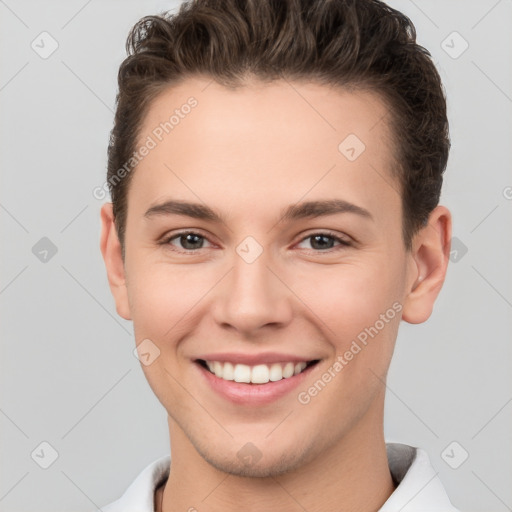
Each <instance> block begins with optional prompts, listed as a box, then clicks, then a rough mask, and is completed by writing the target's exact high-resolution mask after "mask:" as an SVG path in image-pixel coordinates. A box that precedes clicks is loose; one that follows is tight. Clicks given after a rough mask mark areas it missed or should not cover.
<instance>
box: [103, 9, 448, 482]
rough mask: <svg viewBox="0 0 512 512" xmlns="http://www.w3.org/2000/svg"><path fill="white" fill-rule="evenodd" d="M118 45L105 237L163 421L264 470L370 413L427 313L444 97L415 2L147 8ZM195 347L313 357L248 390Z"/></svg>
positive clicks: (441, 233)
mask: <svg viewBox="0 0 512 512" xmlns="http://www.w3.org/2000/svg"><path fill="white" fill-rule="evenodd" d="M127 50H128V52H129V56H128V57H127V59H126V60H125V61H124V62H123V63H122V65H121V67H120V70H119V76H118V79H119V94H118V96H117V110H116V116H115V124H114V128H113V130H112V134H111V140H110V145H109V160H108V183H109V187H110V193H111V197H112V204H107V205H104V207H103V209H102V222H103V232H102V241H101V248H102V252H103V255H104V258H105V262H106V266H107V271H108V277H109V282H110V285H111V289H112V292H113V295H114V298H115V301H116V306H117V311H118V313H119V314H120V315H121V316H123V317H124V318H126V319H131V320H133V323H134V331H135V337H136V343H137V345H139V344H141V343H146V346H150V347H151V351H150V352H151V353H152V354H154V355H156V356H157V357H154V359H153V357H151V359H152V362H151V364H147V365H145V364H143V369H144V372H145V374H146V377H147V378H148V381H149V383H150V385H151V387H152V389H153V390H154V392H155V394H156V395H157V397H158V398H159V400H160V401H161V403H162V404H163V405H164V407H165V408H166V410H167V412H168V414H169V417H170V424H172V425H173V428H174V430H175V431H176V432H178V431H179V432H180V433H183V434H184V436H186V438H187V439H188V442H190V445H191V446H193V447H194V449H195V450H196V451H197V453H198V454H199V455H200V456H202V457H203V459H204V460H206V461H208V462H209V463H211V464H213V465H214V466H215V467H217V468H219V469H223V470H225V471H228V472H232V473H235V474H245V475H253V476H263V475H271V474H279V473H282V472H285V471H290V470H293V469H294V468H298V467H299V466H300V465H301V464H305V463H306V462H308V461H313V460H314V459H315V457H317V456H318V455H319V454H320V453H325V452H326V451H327V450H328V449H329V448H330V447H331V446H333V445H335V444H336V443H338V444H339V443H340V442H341V441H342V440H343V439H349V438H351V439H352V440H353V436H354V432H356V431H357V432H359V435H362V434H361V433H363V434H364V433H365V435H372V432H373V433H375V432H376V430H375V429H379V428H380V429H382V408H383V401H384V386H383V382H384V381H385V378H386V373H387V370H388V367H389V364H390V361H391V356H392V353H393V349H394V343H395V340H396V336H397V333H398V326H399V323H400V321H401V320H405V321H408V322H411V323H419V322H424V321H425V320H427V319H428V317H429V316H430V314H431V312H432V308H433V304H434V301H435V299H436V297H437V294H438V293H439V291H440V289H441V286H442V283H443V280H444V276H445V272H446V264H447V256H448V254H449V239H450V235H451V233H450V229H451V228H450V215H449V212H448V211H447V210H446V209H445V208H444V207H441V206H438V202H439V196H440V191H441V185H442V174H443V172H444V170H445V167H446V163H447V158H448V151H449V146H450V144H449V138H448V122H447V118H446V103H445V97H444V94H443V90H442V86H441V82H440V78H439V75H438V73H437V71H436V69H435V66H434V65H433V63H432V61H431V59H430V56H429V53H428V52H427V51H426V50H425V49H424V48H422V47H421V46H419V45H418V44H416V42H415V30H414V27H413V25H412V23H411V22H410V20H409V19H408V18H407V17H405V16H404V15H403V14H401V13H399V12H397V11H395V10H393V9H391V8H389V7H388V6H386V5H384V4H383V3H381V2H379V1H376V0H358V1H344V0H338V1H327V0H326V1H318V2H309V1H306V0H287V1H283V2H271V1H267V0H245V1H241V0H203V1H196V2H190V3H185V4H183V5H182V7H181V9H180V10H179V12H178V13H177V14H174V15H171V14H168V15H162V16H149V17H146V18H143V19H142V20H141V21H140V22H138V23H137V24H136V26H135V27H134V28H133V30H132V32H131V34H130V36H129V38H128V42H127ZM143 148H145V149H143ZM190 203H194V204H193V205H191V204H190ZM148 343H149V345H148ZM276 354H277V355H276ZM350 354H352V355H350ZM244 357H247V358H249V359H247V360H245V359H244ZM212 358H213V360H219V359H220V360H221V361H222V362H226V361H228V362H229V360H230V359H233V361H232V362H234V363H236V362H240V361H242V360H244V361H245V362H250V361H254V362H261V361H264V362H268V363H269V365H270V363H271V362H272V361H273V362H278V361H275V359H276V358H277V359H278V360H279V361H281V359H283V358H284V359H285V361H282V362H283V363H284V362H286V361H288V360H290V361H294V362H298V361H304V362H306V363H307V364H308V366H307V367H306V371H304V372H303V373H301V374H299V375H298V376H297V377H293V379H296V380H297V382H298V384H297V385H296V387H295V388H294V389H293V390H292V391H289V392H283V394H282V395H280V396H278V397H275V398H274V399H272V400H270V401H265V400H261V401H260V402H258V403H255V402H254V401H253V402H250V401H249V402H247V401H246V400H241V399H239V398H237V397H236V396H234V395H233V396H230V397H226V396H225V394H223V393H219V392H218V390H216V389H214V388H215V384H214V385H213V387H212V385H211V379H212V376H211V374H209V371H208V369H207V368H206V367H205V366H206V365H205V363H204V361H205V360H208V359H210V360H211V359H212ZM215 358H216V359H215ZM251 358H252V359H251ZM279 358H281V359H279ZM286 358H288V359H286ZM340 358H341V359H340ZM336 363H338V364H336ZM222 368H223V370H224V369H225V368H224V367H222ZM207 373H208V375H206V374H207ZM329 375H330V377H329ZM215 378H217V377H215ZM291 380H292V379H290V382H291ZM299 381H300V382H299ZM321 382H323V384H321ZM246 386H253V387H254V386H256V387H258V385H257V384H246ZM282 387H283V389H285V387H284V386H282ZM261 388H263V385H261ZM314 389H316V391H315V390H314ZM287 414H288V415H290V416H289V418H290V419H288V420H286V421H284V422H283V424H282V425H281V424H280V421H282V419H283V417H285V416H287ZM287 417H288V416H287ZM277 425H279V428H276V427H277ZM269 432H272V434H269ZM299 441H300V445H301V447H302V448H301V450H299V451H298V450H297V449H296V447H297V445H298V444H299ZM171 443H172V439H171ZM248 443H251V444H248ZM247 446H251V447H252V446H253V448H247ZM244 447H245V448H244ZM254 447H255V448H254ZM244 449H245V450H251V449H253V450H254V449H255V450H256V451H257V453H258V454H259V455H258V456H257V457H256V458H257V459H258V460H257V461H256V462H254V463H251V464H247V463H246V462H244V457H243V455H242V456H240V450H242V454H243V450H244Z"/></svg>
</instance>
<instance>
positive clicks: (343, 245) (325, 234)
mask: <svg viewBox="0 0 512 512" xmlns="http://www.w3.org/2000/svg"><path fill="white" fill-rule="evenodd" d="M187 235H197V236H199V237H200V238H203V239H204V240H208V238H207V237H205V236H204V235H201V233H198V232H197V231H180V232H178V233H173V234H172V235H171V236H167V237H165V238H164V239H163V240H162V241H161V242H160V245H164V246H169V247H172V248H171V250H173V251H175V252H178V253H181V254H194V253H197V252H198V251H199V250H200V249H203V247H201V248H199V249H182V250H180V249H177V248H175V247H174V246H171V244H170V242H171V241H172V240H174V239H179V238H181V237H184V236H187ZM315 236H321V237H326V238H331V239H333V240H334V241H335V242H338V243H339V245H338V246H335V247H331V248H330V249H324V250H322V249H319V250H316V249H309V250H308V252H310V253H315V254H326V253H327V254H330V253H332V252H334V251H337V250H340V249H343V248H346V247H350V246H352V243H351V242H350V241H348V240H346V239H345V238H342V237H340V236H338V235H336V234H334V233H332V232H330V231H318V232H315V233H311V234H310V235H308V236H306V237H304V238H302V239H301V240H300V241H299V242H298V243H299V244H300V243H302V242H304V241H305V240H308V239H309V238H313V237H315ZM210 243H211V242H210Z"/></svg>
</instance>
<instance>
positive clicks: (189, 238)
mask: <svg viewBox="0 0 512 512" xmlns="http://www.w3.org/2000/svg"><path fill="white" fill-rule="evenodd" d="M200 239H201V237H200V236H198V235H194V234H193V233H189V234H188V235H184V236H182V237H181V240H182V242H184V243H182V246H183V247H184V248H185V249H197V247H196V246H194V244H197V241H198V240H200ZM188 245H192V247H188Z"/></svg>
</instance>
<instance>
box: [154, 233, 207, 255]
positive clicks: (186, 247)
mask: <svg viewBox="0 0 512 512" xmlns="http://www.w3.org/2000/svg"><path fill="white" fill-rule="evenodd" d="M174 242H176V243H174ZM205 242H207V243H209V242H208V241H207V239H206V238H205V237H204V236H202V235H200V234H199V233H196V232H194V231H182V232H180V233H175V234H174V235H172V236H170V237H167V238H165V239H164V240H163V241H162V244H164V245H172V246H173V247H176V248H177V249H178V252H189V251H191V252H195V251H196V250H197V249H203V248H204V243H205ZM177 244H179V245H177ZM180 249H181V251H180Z"/></svg>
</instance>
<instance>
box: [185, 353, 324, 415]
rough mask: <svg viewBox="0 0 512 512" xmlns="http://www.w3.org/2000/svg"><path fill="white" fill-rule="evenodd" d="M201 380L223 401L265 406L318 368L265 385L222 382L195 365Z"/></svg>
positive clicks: (308, 368) (230, 381)
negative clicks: (201, 377)
mask: <svg viewBox="0 0 512 512" xmlns="http://www.w3.org/2000/svg"><path fill="white" fill-rule="evenodd" d="M195 366H196V367H197V368H198V369H199V371H200V373H201V374H202V375H203V378H205V379H206V381H207V383H208V384H209V385H210V386H211V387H212V389H213V390H214V391H216V392H217V393H218V394H219V395H221V396H222V397H224V398H225V399H227V400H229V401H231V402H233V403H235V404H239V405H265V404H269V403H271V402H274V401H275V400H278V399H279V398H281V397H283V396H285V395H286V394H288V393H290V392H291V391H292V390H293V389H295V388H296V387H297V386H298V385H299V384H300V383H301V382H303V381H304V379H305V378H306V377H307V376H308V374H309V373H310V372H311V370H313V368H315V367H316V366H318V363H317V364H314V365H311V366H308V367H307V368H306V369H305V370H303V371H302V372H301V373H299V374H297V375H294V376H293V377H288V378H287V379H281V380H278V381H275V382H272V381H270V382H267V383H266V384H245V383H243V382H235V381H233V380H224V379H221V378H220V377H217V376H216V375H215V374H213V373H211V372H210V371H208V370H207V369H206V368H204V367H203V366H201V365H200V364H199V363H195Z"/></svg>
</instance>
